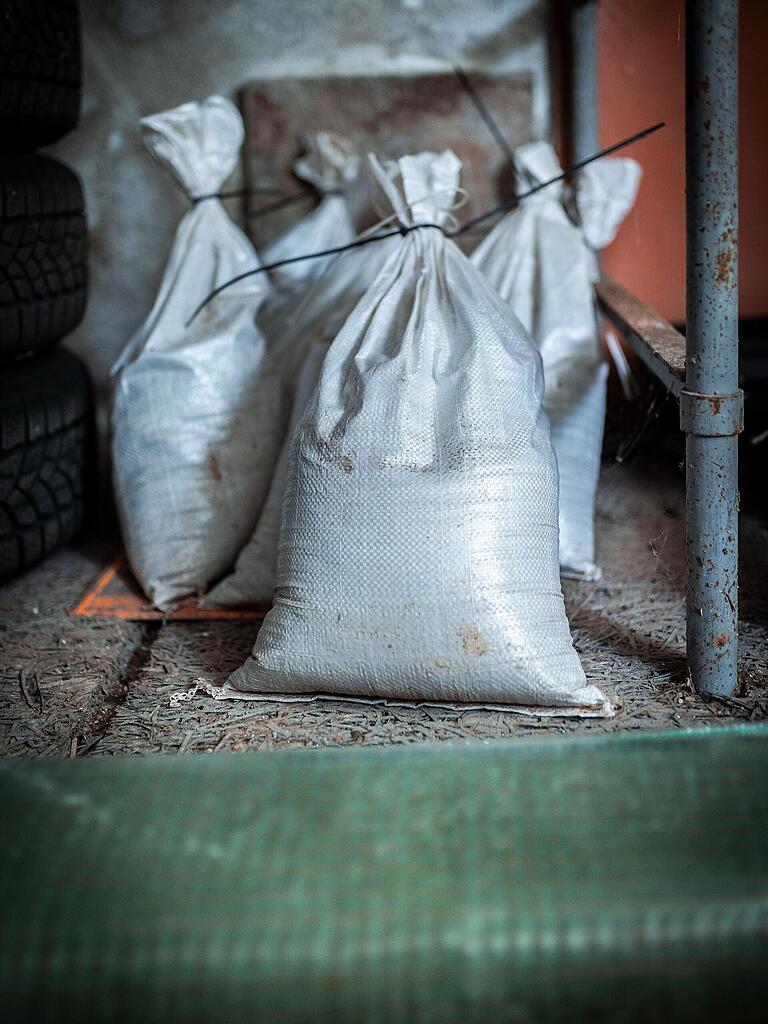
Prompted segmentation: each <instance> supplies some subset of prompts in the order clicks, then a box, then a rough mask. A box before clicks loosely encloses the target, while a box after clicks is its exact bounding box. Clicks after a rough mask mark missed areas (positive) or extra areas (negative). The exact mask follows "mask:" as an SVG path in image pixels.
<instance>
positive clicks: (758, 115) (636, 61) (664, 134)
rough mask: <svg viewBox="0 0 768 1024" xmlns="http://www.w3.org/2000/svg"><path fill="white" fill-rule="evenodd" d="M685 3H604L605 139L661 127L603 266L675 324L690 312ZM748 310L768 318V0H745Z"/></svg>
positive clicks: (643, 156) (645, 149) (639, 150)
mask: <svg viewBox="0 0 768 1024" xmlns="http://www.w3.org/2000/svg"><path fill="white" fill-rule="evenodd" d="M684 6H685V5H684V2H683V0H601V2H600V4H599V6H598V62H599V76H600V82H599V89H600V141H601V144H605V145H607V144H609V143H611V142H614V141H616V140H617V139H619V138H621V137H622V136H624V135H629V134H631V133H632V132H633V131H637V130H638V129H640V128H643V127H645V126H646V125H649V124H652V123H653V122H655V121H666V122H667V127H666V128H665V129H664V130H663V131H661V132H658V133H657V134H656V135H653V136H651V137H650V138H648V139H646V140H644V141H643V142H641V143H639V144H638V145H637V146H636V147H635V149H634V151H633V152H632V153H631V154H628V155H632V156H634V157H635V158H636V159H637V160H639V162H640V163H641V164H642V166H643V172H644V177H643V183H642V185H641V187H640V194H639V196H638V200H637V204H636V207H635V209H634V210H633V211H632V213H630V215H629V217H628V218H627V220H626V222H625V224H624V226H623V228H622V230H621V231H620V233H619V235H618V237H617V239H616V241H615V242H614V243H613V245H611V246H610V247H609V248H608V249H607V250H606V253H605V268H606V270H607V271H608V273H610V274H612V275H613V276H614V277H616V278H618V279H619V280H620V281H621V282H622V283H623V284H625V285H627V287H629V288H630V289H631V290H632V291H634V292H636V293H637V294H638V295H639V296H640V297H641V298H643V299H645V300H646V301H647V302H648V303H649V304H650V305H652V306H653V307H654V308H656V309H657V310H658V311H659V312H660V313H661V314H662V315H663V316H665V317H667V318H668V319H670V320H672V321H678V322H679V321H682V320H683V319H684V316H685V39H684V33H685V24H684ZM740 12H741V46H740V88H741V98H740V107H741V116H740V133H741V140H740V161H741V166H740V240H741V253H740V306H741V313H742V315H743V316H754V315H766V314H768V265H767V264H768V260H767V259H766V254H767V253H768V201H767V193H768V187H767V186H768V142H767V141H766V124H768V54H766V49H767V48H768V3H765V2H763V0H742V3H741V5H740Z"/></svg>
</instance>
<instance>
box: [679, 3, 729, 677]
mask: <svg viewBox="0 0 768 1024" xmlns="http://www.w3.org/2000/svg"><path fill="white" fill-rule="evenodd" d="M685 17H686V22H685V35H686V43H685V54H686V69H685V78H686V85H685V94H686V96H685V99H686V120H685V179H686V324H687V327H686V375H685V387H684V389H683V391H682V392H681V394H680V425H681V428H682V429H683V430H684V431H685V432H686V460H685V461H686V567H687V577H688V579H687V646H688V667H689V672H690V674H691V678H692V680H693V684H694V686H695V687H696V690H697V691H698V692H699V693H714V694H731V693H733V691H734V689H735V687H736V652H737V634H738V562H737V559H738V477H737V468H738V463H737V459H738V434H739V432H740V430H741V429H742V420H743V396H742V392H741V391H740V390H739V342H738V255H739V247H738V233H737V232H738V166H739V155H738V0H686V8H685Z"/></svg>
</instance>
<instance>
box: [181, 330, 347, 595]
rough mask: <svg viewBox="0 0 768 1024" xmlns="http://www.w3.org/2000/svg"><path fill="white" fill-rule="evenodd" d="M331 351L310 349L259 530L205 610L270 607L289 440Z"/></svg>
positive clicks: (320, 345)
mask: <svg viewBox="0 0 768 1024" xmlns="http://www.w3.org/2000/svg"><path fill="white" fill-rule="evenodd" d="M327 351H328V345H327V344H326V343H324V342H315V343H314V344H313V345H311V346H310V349H309V352H308V354H307V356H306V358H305V360H304V365H303V366H302V367H301V370H300V372H299V378H298V381H297V383H296V389H295V393H294V399H293V410H292V412H291V421H290V425H289V428H288V436H287V437H286V439H285V441H284V442H283V447H282V449H281V451H280V457H279V458H278V460H277V464H276V466H275V472H274V474H273V476H272V483H271V484H270V488H269V494H268V495H267V500H266V501H265V502H264V507H263V508H262V510H261V515H260V516H259V521H258V523H257V524H256V529H255V530H254V531H253V534H252V535H251V538H250V540H249V541H248V543H247V544H246V545H245V547H244V548H243V550H242V551H241V552H240V554H239V555H238V558H237V561H236V562H235V568H234V570H233V571H232V572H231V573H230V574H229V575H228V576H226V577H225V578H224V579H223V580H222V581H221V582H220V583H218V584H217V585H216V586H215V587H214V588H213V589H212V590H211V591H210V592H209V593H208V594H207V595H206V597H205V599H204V600H203V601H202V602H201V604H202V605H203V606H204V607H217V606H218V607H233V606H235V607H236V606H238V605H244V604H267V603H268V602H270V601H271V600H272V592H273V590H274V586H275V568H276V564H277V544H278V540H279V537H280V515H281V511H282V507H283V494H284V492H285V479H286V475H287V472H288V453H289V449H290V440H291V435H292V433H293V431H294V430H295V429H296V425H297V423H298V422H299V420H300V419H301V417H302V416H303V414H304V410H305V409H306V406H307V402H308V401H309V399H310V397H311V395H312V392H313V391H314V389H315V386H316V385H317V379H318V377H319V376H320V368H321V366H322V365H323V359H324V358H325V354H326V352H327Z"/></svg>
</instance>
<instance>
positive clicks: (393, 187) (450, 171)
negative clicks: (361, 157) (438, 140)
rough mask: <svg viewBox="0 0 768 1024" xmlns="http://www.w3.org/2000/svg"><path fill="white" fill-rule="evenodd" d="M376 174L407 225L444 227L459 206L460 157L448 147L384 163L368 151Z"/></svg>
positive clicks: (401, 219)
mask: <svg viewBox="0 0 768 1024" xmlns="http://www.w3.org/2000/svg"><path fill="white" fill-rule="evenodd" d="M368 162H369V166H370V170H371V173H372V174H373V177H374V178H375V180H376V181H377V182H378V184H379V185H380V186H381V189H382V191H383V192H384V194H385V196H386V197H387V199H388V200H389V202H390V203H391V205H392V209H393V210H394V214H395V216H396V217H397V219H398V220H399V221H400V223H401V224H402V225H403V226H404V227H412V226H413V225H414V224H437V225H439V226H441V227H442V226H445V225H446V224H448V223H449V222H450V221H451V220H452V217H451V211H453V210H455V209H457V206H458V204H457V196H459V195H460V194H461V192H462V190H461V189H460V187H459V177H460V175H461V160H459V158H458V157H457V156H456V154H455V153H454V152H453V151H452V150H450V149H446V150H444V151H443V152H442V153H431V152H424V153H416V154H415V155H414V156H403V157H400V159H399V160H387V161H385V162H382V161H380V160H379V159H378V157H377V156H375V155H374V154H373V153H369V154H368Z"/></svg>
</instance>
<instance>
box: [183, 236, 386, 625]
mask: <svg viewBox="0 0 768 1024" xmlns="http://www.w3.org/2000/svg"><path fill="white" fill-rule="evenodd" d="M399 241H400V240H399V238H384V239H382V240H381V241H378V242H374V243H372V244H370V245H366V246H363V247H361V248H359V249H352V250H350V251H349V252H345V253H342V254H340V255H339V256H338V257H337V258H336V260H335V261H334V262H333V264H331V265H330V266H329V267H328V269H327V270H326V272H325V274H324V275H323V276H322V277H320V278H318V279H317V280H315V281H314V282H312V283H311V285H310V287H309V289H308V290H307V293H306V294H305V296H304V298H303V299H302V300H301V301H300V302H299V303H298V304H297V306H296V307H295V308H294V309H293V310H286V313H285V317H284V322H283V325H282V330H281V331H280V332H279V334H278V336H277V337H276V338H274V339H273V349H274V359H275V364H276V365H277V366H278V367H279V369H280V375H281V379H282V380H283V400H284V402H285V404H286V405H287V406H288V407H289V408H292V413H291V425H290V427H289V430H288V434H287V436H286V438H285V440H284V442H283V448H282V451H281V454H280V458H279V459H278V462H277V465H276V467H275V473H274V476H273V478H272V484H271V486H270V489H269V495H268V497H267V500H266V502H265V504H264V508H263V509H262V512H261V515H260V516H259V521H258V523H257V524H256V529H255V530H254V532H253V534H252V535H251V538H250V540H249V541H248V542H247V544H246V545H245V547H244V548H243V550H242V551H241V552H240V554H239V556H238V559H237V562H236V563H235V568H234V570H233V572H232V573H230V575H229V576H227V577H225V578H224V579H223V580H222V581H221V582H220V583H219V584H217V586H215V587H214V588H213V589H212V590H211V591H210V592H209V593H208V594H207V595H206V597H205V599H204V600H203V602H202V604H203V605H204V606H206V607H237V606H241V605H250V604H264V603H266V602H268V601H271V600H272V592H273V589H274V578H275V566H276V564H277V542H278V537H279V533H280V513H281V509H282V501H283V491H284V489H285V478H286V473H287V468H288V449H289V445H290V433H291V431H292V429H293V428H294V427H295V425H296V423H297V422H298V420H299V419H300V417H301V415H302V413H303V412H304V408H305V406H306V403H307V401H308V400H309V397H310V395H311V393H312V390H313V388H314V386H315V384H316V383H317V376H318V374H319V373H320V365H321V363H322V358H323V357H324V355H325V353H326V351H327V349H328V345H329V344H330V342H331V341H333V339H334V338H335V337H336V335H337V334H338V332H339V331H340V330H341V328H342V326H343V325H344V322H345V320H346V319H347V317H348V316H349V314H350V313H351V312H352V310H353V309H354V308H355V306H356V305H357V303H358V302H359V301H360V298H361V297H362V295H363V294H364V293H365V291H366V289H367V288H368V287H369V286H370V285H371V284H372V283H373V281H375V280H376V277H377V276H378V274H379V273H380V272H381V268H382V267H383V266H384V264H385V263H386V261H387V259H388V258H389V256H390V255H391V254H392V252H393V251H394V250H395V249H396V248H397V246H398V244H399ZM276 333H277V332H276ZM297 382H298V383H297Z"/></svg>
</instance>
